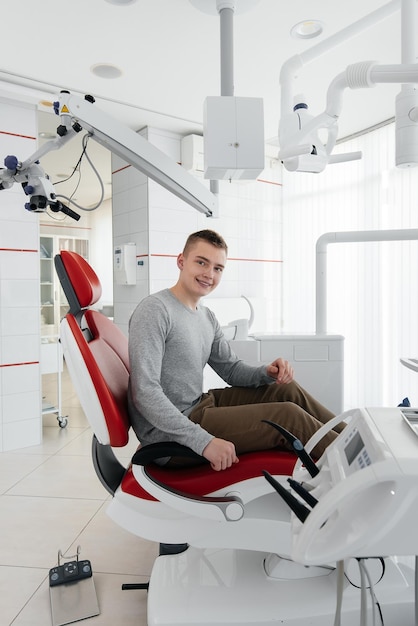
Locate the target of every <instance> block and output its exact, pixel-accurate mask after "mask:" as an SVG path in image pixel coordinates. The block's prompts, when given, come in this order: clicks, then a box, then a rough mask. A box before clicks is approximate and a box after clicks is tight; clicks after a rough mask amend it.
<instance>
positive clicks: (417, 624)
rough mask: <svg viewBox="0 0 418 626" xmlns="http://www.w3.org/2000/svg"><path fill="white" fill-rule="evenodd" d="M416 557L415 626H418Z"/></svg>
mask: <svg viewBox="0 0 418 626" xmlns="http://www.w3.org/2000/svg"><path fill="white" fill-rule="evenodd" d="M417 567H418V556H416V557H415V626H418V572H417Z"/></svg>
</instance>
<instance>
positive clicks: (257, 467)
mask: <svg viewBox="0 0 418 626" xmlns="http://www.w3.org/2000/svg"><path fill="white" fill-rule="evenodd" d="M55 267H56V271H57V274H58V276H59V279H60V281H61V284H62V287H63V290H64V292H65V294H66V297H67V300H68V303H69V311H68V313H67V315H66V316H65V318H64V319H63V320H62V322H61V329H60V339H61V343H62V347H63V353H64V358H65V362H66V365H67V368H68V371H69V374H70V377H71V380H72V383H73V385H74V388H75V391H76V393H77V395H78V397H79V400H80V403H81V406H82V408H83V410H84V413H85V415H86V417H87V420H88V422H89V424H90V426H91V428H92V431H93V445H92V455H93V463H94V467H95V470H96V473H97V475H98V477H99V479H100V481H101V482H102V484H103V486H104V487H105V488H106V489H107V490H108V492H109V493H110V494H112V496H113V497H112V500H111V501H110V504H109V506H108V509H107V512H108V514H109V516H110V517H111V518H112V519H113V520H114V521H115V522H116V523H117V524H119V525H120V526H122V527H123V528H125V529H126V530H128V531H130V532H131V533H133V534H136V535H138V536H140V537H143V538H145V539H149V540H151V541H156V542H158V543H160V544H171V545H173V544H174V545H180V544H181V545H184V544H187V546H190V547H191V548H193V549H196V550H197V551H198V552H199V553H202V550H205V551H207V550H209V551H211V550H214V551H215V552H216V554H219V550H220V551H221V552H223V551H225V553H228V555H229V556H228V558H230V555H231V551H234V554H240V553H241V551H245V552H246V551H251V552H252V553H256V554H261V553H263V554H264V553H267V554H281V555H287V554H289V552H290V541H291V534H290V525H289V517H290V516H289V509H288V507H287V506H286V505H285V504H284V503H282V502H281V499H280V498H278V497H277V494H276V493H275V492H274V489H273V488H272V487H271V485H270V484H269V483H268V482H267V481H266V480H265V478H264V477H263V474H262V471H263V470H267V471H268V472H269V473H270V474H271V475H273V476H275V477H276V479H277V480H278V481H280V482H283V484H284V483H285V481H286V478H287V477H288V476H291V474H292V470H293V467H294V465H295V461H296V456H295V455H294V454H292V453H290V452H276V451H271V452H259V453H249V454H245V455H242V456H241V457H240V463H238V464H237V465H234V466H233V467H231V468H230V469H228V470H226V471H222V472H215V471H213V470H212V469H211V468H210V466H209V464H206V463H205V462H204V459H202V464H201V465H199V466H196V467H193V468H186V469H165V468H164V467H160V466H158V465H157V464H156V463H155V462H154V461H155V460H156V459H157V458H159V457H164V456H167V455H174V454H176V453H179V454H181V456H184V455H185V454H191V455H194V454H195V453H193V452H192V451H188V449H187V448H184V447H183V446H179V445H177V444H171V443H169V442H167V443H166V444H154V445H152V446H145V447H143V448H139V450H138V451H137V452H136V453H135V455H134V457H133V459H132V463H131V464H130V466H129V467H127V468H126V467H123V466H122V465H121V463H120V462H119V460H118V459H117V457H116V455H115V453H114V451H113V448H121V447H124V446H125V445H126V444H127V443H128V434H129V430H130V422H129V415H128V411H127V389H128V379H129V361H128V341H127V338H126V337H125V336H124V335H123V333H122V332H121V331H120V330H119V329H118V327H117V326H116V325H115V324H114V323H113V322H112V321H111V320H109V319H108V318H107V317H105V316H104V315H102V314H101V313H100V312H98V311H96V310H94V309H92V308H90V307H92V305H94V304H95V303H96V302H97V300H98V299H99V298H100V295H101V285H100V281H99V279H98V277H97V275H96V274H95V272H94V270H93V269H92V268H91V266H90V265H89V264H88V263H87V262H86V261H85V259H83V258H82V257H81V256H80V255H78V254H76V253H75V252H69V251H62V252H61V253H60V254H58V255H57V256H56V257H55ZM187 553H189V550H186V551H185V552H183V553H182V554H177V555H176V558H177V559H180V558H181V559H183V560H182V561H181V563H180V561H179V562H178V563H177V565H176V567H177V566H179V567H181V568H183V567H185V568H186V570H185V571H187V572H188V574H187V577H188V578H190V577H191V576H192V575H191V572H190V570H189V569H187V568H189V567H190V566H191V563H190V559H192V556H189V555H188V556H184V555H186V554H187ZM172 558H174V557H173V556H172V555H169V556H167V555H166V556H160V557H158V558H157V560H156V566H155V573H154V570H153V574H152V576H151V581H150V587H149V600H148V620H149V621H148V623H149V624H157V623H158V624H160V623H161V624H163V623H164V624H183V625H184V624H188V623H190V624H191V623H200V622H196V621H194V622H193V621H187V620H186V618H185V616H184V615H183V614H180V613H181V611H180V609H179V611H180V612H179V615H178V616H174V613H175V610H174V609H173V607H172V606H171V608H170V613H171V615H173V616H174V617H170V618H167V616H166V615H165V616H161V614H158V615H157V613H158V611H159V608H157V607H159V606H160V605H161V604H164V602H163V603H162V601H161V597H162V596H163V595H164V594H163V592H162V587H164V588H165V589H172V588H173V585H174V579H173V580H172V583H171V585H168V583H167V575H168V573H167V570H166V569H164V568H165V565H164V563H163V562H161V564H157V563H158V562H159V561H160V560H161V559H172ZM207 558H209V557H208V556H207V552H206V557H205V559H206V560H205V563H206V561H207ZM217 558H218V557H217ZM238 558H241V557H238ZM263 558H264V557H263ZM259 562H261V561H260V559H258V560H257V563H259ZM173 567H174V564H173V561H170V572H171V573H170V579H171V575H173V576H174V573H173ZM208 567H209V566H208ZM257 567H258V566H257ZM174 578H175V579H176V580H177V581H179V580H184V578H182V574H181V572H177V574H176V575H175V576H174ZM153 580H154V583H153ZM163 580H164V581H165V582H164V583H163V582H162V581H163ZM153 584H154V586H155V589H157V588H158V592H157V591H155V592H154V593H152V590H153ZM182 584H183V583H182ZM167 593H168V592H167ZM169 593H171V591H170V592H169ZM180 595H181V594H180ZM157 596H158V597H157ZM172 601H173V602H176V601H175V600H172ZM179 602H181V600H179ZM161 610H166V609H161ZM170 619H171V620H172V621H170ZM164 620H166V621H164ZM175 620H177V621H175ZM202 623H203V622H202ZM204 623H209V622H204ZM210 623H218V622H215V621H212V622H210ZM219 623H222V624H223V623H224V622H219ZM237 623H238V622H237ZM242 623H244V622H242ZM245 623H247V622H245ZM255 623H256V622H255Z"/></svg>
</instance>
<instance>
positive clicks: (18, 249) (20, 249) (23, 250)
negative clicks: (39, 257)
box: [0, 248, 39, 252]
mask: <svg viewBox="0 0 418 626" xmlns="http://www.w3.org/2000/svg"><path fill="white" fill-rule="evenodd" d="M0 252H39V250H31V249H30V248H0Z"/></svg>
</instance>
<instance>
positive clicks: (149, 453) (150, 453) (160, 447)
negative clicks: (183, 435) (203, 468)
mask: <svg viewBox="0 0 418 626" xmlns="http://www.w3.org/2000/svg"><path fill="white" fill-rule="evenodd" d="M171 456H182V457H186V458H190V459H196V460H197V461H201V462H202V463H208V461H206V459H205V458H204V457H203V456H200V454H197V452H194V451H193V450H192V449H191V448H188V447H187V446H183V445H182V444H181V443H176V442H175V441H162V442H161V443H150V444H149V445H147V446H143V447H142V448H139V449H138V450H137V451H136V452H135V454H134V455H133V457H132V463H134V464H135V465H144V466H145V465H149V464H150V463H154V461H158V459H164V458H166V457H171Z"/></svg>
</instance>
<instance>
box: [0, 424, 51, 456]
mask: <svg viewBox="0 0 418 626" xmlns="http://www.w3.org/2000/svg"><path fill="white" fill-rule="evenodd" d="M41 441H42V419H41V418H40V417H38V418H37V419H27V420H22V421H19V422H16V423H15V422H10V423H8V424H4V425H3V442H2V450H3V452H7V451H9V450H16V449H17V448H19V449H20V448H28V447H30V446H36V445H39V444H40V443H41Z"/></svg>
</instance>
